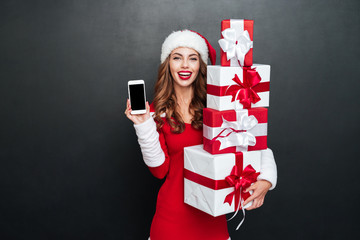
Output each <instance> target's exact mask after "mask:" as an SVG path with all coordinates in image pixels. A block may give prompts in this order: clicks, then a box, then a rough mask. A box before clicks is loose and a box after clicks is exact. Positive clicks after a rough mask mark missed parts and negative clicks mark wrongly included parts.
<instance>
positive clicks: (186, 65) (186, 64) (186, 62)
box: [182, 59, 188, 68]
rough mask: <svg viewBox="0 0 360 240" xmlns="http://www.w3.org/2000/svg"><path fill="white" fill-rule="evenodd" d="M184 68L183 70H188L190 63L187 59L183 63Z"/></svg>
mask: <svg viewBox="0 0 360 240" xmlns="http://www.w3.org/2000/svg"><path fill="white" fill-rule="evenodd" d="M182 67H183V68H187V67H188V61H187V60H186V59H185V60H184V61H183V62H182Z"/></svg>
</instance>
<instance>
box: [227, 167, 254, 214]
mask: <svg viewBox="0 0 360 240" xmlns="http://www.w3.org/2000/svg"><path fill="white" fill-rule="evenodd" d="M259 174H260V173H259V172H256V171H255V169H254V168H253V167H252V166H251V165H250V164H249V165H247V166H246V168H245V169H244V170H243V171H241V169H239V167H238V166H236V165H235V166H234V167H233V169H232V170H231V173H230V175H229V176H227V177H226V178H225V180H226V181H227V182H228V183H229V184H230V185H231V186H234V188H235V189H234V191H233V192H231V193H229V194H228V195H227V196H226V197H225V201H224V203H229V205H231V203H232V200H233V196H234V195H235V209H237V208H238V207H239V203H240V201H239V200H240V199H239V198H240V192H241V193H242V196H241V198H242V199H244V200H245V199H247V198H248V197H250V193H249V192H245V190H246V189H247V188H248V187H250V186H251V184H252V183H254V182H255V181H256V179H257V177H258V176H259Z"/></svg>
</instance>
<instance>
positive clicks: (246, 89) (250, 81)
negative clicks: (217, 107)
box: [226, 68, 261, 108]
mask: <svg viewBox="0 0 360 240" xmlns="http://www.w3.org/2000/svg"><path fill="white" fill-rule="evenodd" d="M243 69H244V74H243V76H244V82H243V83H242V82H241V81H240V79H239V77H238V76H237V74H235V77H234V78H233V79H232V80H233V81H234V82H236V83H237V85H236V84H234V85H231V86H230V87H229V88H228V89H227V90H226V93H229V94H231V95H232V99H231V101H232V102H234V101H235V100H239V101H240V103H241V104H242V105H243V106H244V108H250V107H251V103H257V102H258V101H260V99H261V98H260V97H259V95H258V94H257V93H256V91H254V89H252V88H253V87H255V86H256V85H257V84H259V83H260V81H261V77H260V75H259V73H258V72H257V71H256V70H255V69H246V68H243Z"/></svg>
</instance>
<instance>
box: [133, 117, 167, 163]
mask: <svg viewBox="0 0 360 240" xmlns="http://www.w3.org/2000/svg"><path fill="white" fill-rule="evenodd" d="M134 128H135V131H136V135H137V137H138V142H139V145H140V148H141V152H142V155H143V159H144V162H145V164H146V165H147V166H149V167H158V166H160V165H161V164H163V163H164V161H165V154H164V151H163V150H162V148H161V145H160V141H159V133H158V132H157V131H156V123H155V121H154V119H153V118H152V117H150V118H149V119H148V120H146V121H145V122H143V123H140V124H134Z"/></svg>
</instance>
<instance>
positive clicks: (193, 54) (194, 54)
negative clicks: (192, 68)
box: [173, 52, 199, 57]
mask: <svg viewBox="0 0 360 240" xmlns="http://www.w3.org/2000/svg"><path fill="white" fill-rule="evenodd" d="M175 54H177V55H180V56H183V55H182V54H180V53H177V52H175V53H173V55H175ZM192 56H196V57H198V56H199V55H198V54H196V53H192V54H190V55H189V57H192Z"/></svg>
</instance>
